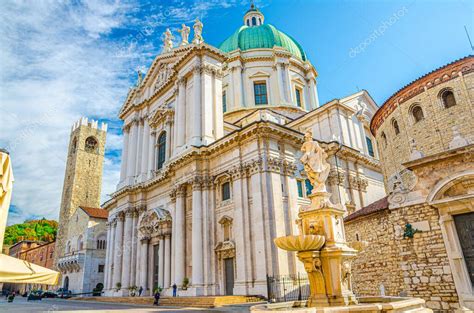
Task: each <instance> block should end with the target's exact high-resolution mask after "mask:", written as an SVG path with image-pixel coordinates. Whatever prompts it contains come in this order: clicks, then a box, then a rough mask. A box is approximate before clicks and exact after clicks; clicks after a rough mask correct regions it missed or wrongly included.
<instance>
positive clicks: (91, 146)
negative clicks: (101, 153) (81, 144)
mask: <svg viewBox="0 0 474 313" xmlns="http://www.w3.org/2000/svg"><path fill="white" fill-rule="evenodd" d="M85 148H86V151H87V152H96V151H97V140H96V139H95V138H94V137H92V136H91V137H87V139H86V145H85Z"/></svg>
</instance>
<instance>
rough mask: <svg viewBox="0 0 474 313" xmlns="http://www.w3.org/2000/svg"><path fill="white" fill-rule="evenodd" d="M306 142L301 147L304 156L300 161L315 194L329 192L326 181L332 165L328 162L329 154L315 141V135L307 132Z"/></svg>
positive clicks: (309, 131)
mask: <svg viewBox="0 0 474 313" xmlns="http://www.w3.org/2000/svg"><path fill="white" fill-rule="evenodd" d="M304 139H305V142H304V144H303V146H301V151H303V156H302V157H301V159H300V161H301V163H303V165H304V170H305V171H306V175H308V178H309V180H310V181H311V185H313V187H314V189H313V193H317V192H327V190H326V180H327V178H328V176H329V170H330V167H331V166H330V164H329V163H328V162H327V157H328V155H327V153H326V151H324V149H323V148H321V146H320V145H319V144H318V142H317V141H314V140H313V133H312V131H311V130H307V131H306V134H305V135H304Z"/></svg>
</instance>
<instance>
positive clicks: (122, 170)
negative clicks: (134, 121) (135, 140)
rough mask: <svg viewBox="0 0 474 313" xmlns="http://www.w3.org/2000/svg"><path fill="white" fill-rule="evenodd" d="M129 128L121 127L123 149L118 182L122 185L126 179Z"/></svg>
mask: <svg viewBox="0 0 474 313" xmlns="http://www.w3.org/2000/svg"><path fill="white" fill-rule="evenodd" d="M129 132H130V127H129V126H124V127H123V148H122V164H121V166H120V182H121V183H122V182H123V181H124V180H125V179H126V178H127V161H128V160H127V159H128V144H129V142H128V140H129V139H128V137H129Z"/></svg>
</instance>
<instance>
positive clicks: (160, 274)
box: [158, 236, 165, 288]
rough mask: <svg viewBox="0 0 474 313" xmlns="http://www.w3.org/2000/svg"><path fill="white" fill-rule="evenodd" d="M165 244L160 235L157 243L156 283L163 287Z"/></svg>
mask: <svg viewBox="0 0 474 313" xmlns="http://www.w3.org/2000/svg"><path fill="white" fill-rule="evenodd" d="M164 259H165V244H164V240H163V236H160V242H159V244H158V285H160V286H161V287H162V288H164V287H165V286H164V282H165V280H164V278H165V277H164V276H165V263H164Z"/></svg>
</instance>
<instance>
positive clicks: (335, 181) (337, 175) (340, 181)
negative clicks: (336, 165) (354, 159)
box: [328, 169, 345, 186]
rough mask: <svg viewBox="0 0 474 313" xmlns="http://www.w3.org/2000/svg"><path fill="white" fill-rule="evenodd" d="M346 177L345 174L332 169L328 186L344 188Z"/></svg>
mask: <svg viewBox="0 0 474 313" xmlns="http://www.w3.org/2000/svg"><path fill="white" fill-rule="evenodd" d="M344 177H345V174H344V173H343V172H341V171H338V170H336V169H332V170H330V171H329V177H328V184H329V185H339V186H344V181H345V179H344Z"/></svg>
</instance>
